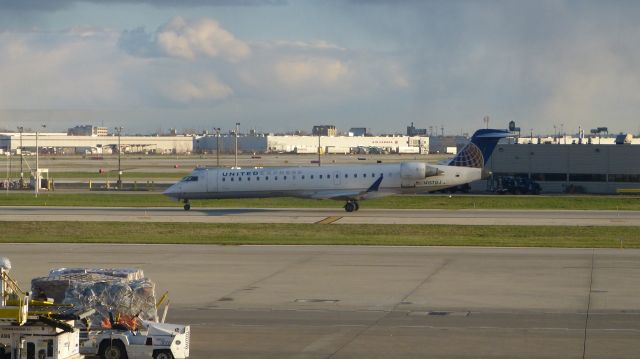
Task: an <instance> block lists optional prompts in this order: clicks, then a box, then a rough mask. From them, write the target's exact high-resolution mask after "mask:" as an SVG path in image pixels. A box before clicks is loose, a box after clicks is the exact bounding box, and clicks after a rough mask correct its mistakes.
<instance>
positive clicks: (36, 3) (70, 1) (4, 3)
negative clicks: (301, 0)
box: [0, 0, 288, 12]
mask: <svg viewBox="0 0 640 359" xmlns="http://www.w3.org/2000/svg"><path fill="white" fill-rule="evenodd" d="M81 3H95V4H101V5H105V3H106V2H105V1H102V0H45V1H42V0H19V1H16V0H0V10H7V11H24V12H45V11H58V10H65V9H68V8H70V7H73V6H75V5H76V4H81ZM287 3H288V1H287V0H180V1H177V0H110V1H109V2H108V4H106V5H118V4H132V5H140V4H147V5H151V6H156V7H178V6H181V7H196V6H202V7H209V6H274V5H276V6H279V5H286V4H287Z"/></svg>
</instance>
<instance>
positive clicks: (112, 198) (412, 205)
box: [0, 192, 640, 211]
mask: <svg viewBox="0 0 640 359" xmlns="http://www.w3.org/2000/svg"><path fill="white" fill-rule="evenodd" d="M343 204H344V203H342V202H341V201H331V200H313V199H301V198H288V197H284V198H249V199H218V200H193V201H192V207H193V208H198V207H222V208H340V207H342V205H343ZM0 206H83V207H176V208H179V207H181V204H179V203H177V202H176V201H173V200H171V199H169V198H167V197H166V196H163V195H161V194H158V193H146V194H145V193H131V192H100V193H95V192H92V193H60V192H58V193H42V194H40V195H39V196H38V198H35V197H34V195H33V193H9V194H8V195H7V194H5V193H0ZM360 207H361V208H379V209H565V210H614V211H615V210H620V211H622V210H636V211H637V210H640V198H639V197H631V196H627V197H625V196H571V197H570V196H455V195H454V196H452V197H449V196H443V195H413V196H409V195H406V196H390V197H385V198H378V199H371V200H367V201H362V202H361V204H360Z"/></svg>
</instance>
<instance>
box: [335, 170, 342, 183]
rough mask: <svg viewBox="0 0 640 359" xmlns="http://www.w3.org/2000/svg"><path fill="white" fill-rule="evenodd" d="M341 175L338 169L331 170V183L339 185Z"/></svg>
mask: <svg viewBox="0 0 640 359" xmlns="http://www.w3.org/2000/svg"><path fill="white" fill-rule="evenodd" d="M341 176H342V173H340V171H333V184H334V185H340V177H341Z"/></svg>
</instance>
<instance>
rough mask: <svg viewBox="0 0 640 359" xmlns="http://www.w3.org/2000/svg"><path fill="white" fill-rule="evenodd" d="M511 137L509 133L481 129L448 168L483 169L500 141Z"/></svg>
mask: <svg viewBox="0 0 640 359" xmlns="http://www.w3.org/2000/svg"><path fill="white" fill-rule="evenodd" d="M509 136H511V134H510V132H509V131H506V130H495V129H481V130H478V131H476V133H474V134H473V136H472V137H471V142H469V143H468V144H467V145H466V146H465V147H464V148H463V149H462V150H461V151H460V152H459V153H458V154H457V155H456V156H455V157H454V158H453V159H452V160H451V162H449V165H450V166H458V167H474V168H483V167H484V165H485V164H486V163H487V162H489V158H490V157H491V154H492V153H493V150H494V149H495V148H496V145H497V144H498V141H500V139H502V138H505V137H509Z"/></svg>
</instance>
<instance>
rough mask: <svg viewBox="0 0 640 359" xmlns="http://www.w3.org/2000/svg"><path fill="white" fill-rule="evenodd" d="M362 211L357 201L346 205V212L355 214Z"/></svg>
mask: <svg viewBox="0 0 640 359" xmlns="http://www.w3.org/2000/svg"><path fill="white" fill-rule="evenodd" d="M359 209H360V206H359V205H358V202H357V201H347V204H345V205H344V210H345V211H347V212H353V211H357V210H359Z"/></svg>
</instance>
